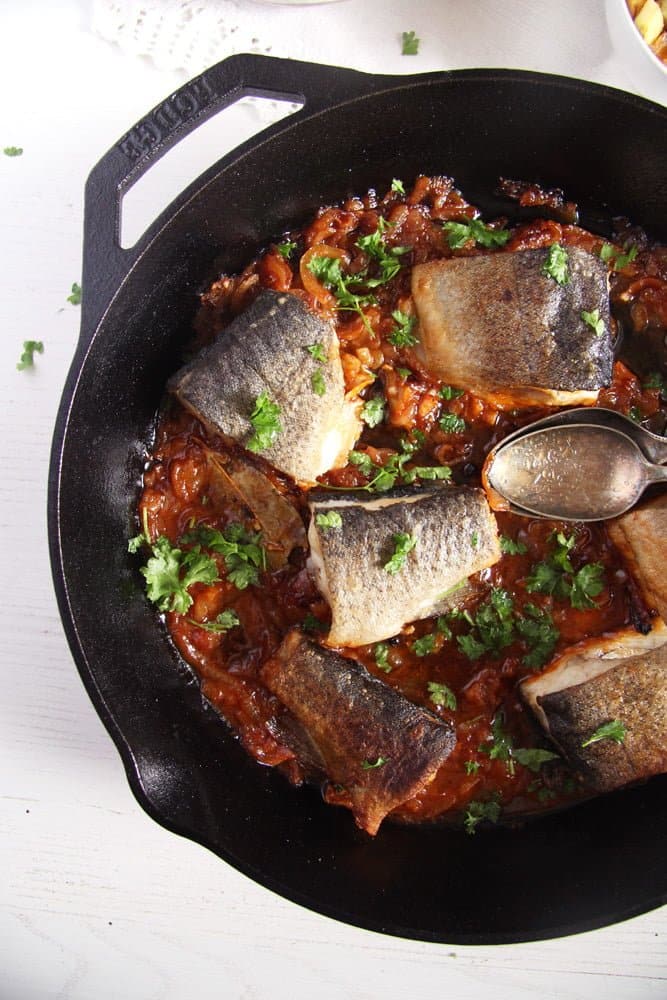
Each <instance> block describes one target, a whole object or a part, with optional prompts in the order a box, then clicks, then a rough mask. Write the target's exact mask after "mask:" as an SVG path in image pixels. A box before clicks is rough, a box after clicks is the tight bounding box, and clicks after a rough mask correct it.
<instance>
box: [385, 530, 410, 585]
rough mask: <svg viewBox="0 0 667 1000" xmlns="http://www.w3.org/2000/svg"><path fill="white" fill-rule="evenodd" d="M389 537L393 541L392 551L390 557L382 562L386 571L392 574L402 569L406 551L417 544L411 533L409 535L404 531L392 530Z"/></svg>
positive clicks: (406, 555) (406, 554)
mask: <svg viewBox="0 0 667 1000" xmlns="http://www.w3.org/2000/svg"><path fill="white" fill-rule="evenodd" d="M391 539H392V542H393V543H394V552H393V555H392V557H391V559H389V560H388V561H387V562H386V563H384V566H383V568H384V569H385V570H386V572H387V573H391V574H392V576H393V575H394V574H395V573H398V572H399V571H400V570H402V569H403V566H404V565H405V560H406V559H407V557H408V553H409V552H411V551H412V550H413V549H414V547H415V545H416V544H417V539H416V538H413V537H412V535H409V534H408V533H407V532H405V531H396V532H394V534H393V535H392V536H391Z"/></svg>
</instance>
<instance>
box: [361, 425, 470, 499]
mask: <svg viewBox="0 0 667 1000" xmlns="http://www.w3.org/2000/svg"><path fill="white" fill-rule="evenodd" d="M414 434H417V432H416V431H415V432H414ZM420 445H421V442H419V443H418V442H416V441H415V442H411V441H409V440H407V439H406V438H403V440H402V441H401V445H400V446H401V451H400V452H398V453H397V454H395V455H390V456H389V458H388V459H387V460H386V462H385V463H384V465H381V466H378V465H376V464H375V463H374V462H373V461H372V459H371V457H370V455H368V454H367V453H366V452H365V451H351V452H350V453H349V454H348V457H347V458H348V462H349V463H350V464H351V465H355V466H356V467H357V468H358V469H359V471H360V472H361V474H362V475H364V476H366V477H367V478H368V479H370V482H369V483H367V484H366V486H358V487H356V489H360V490H366V491H367V492H369V493H372V492H375V493H384V492H386V490H390V489H391V488H392V487H393V486H394V485H395V484H396V480H397V479H401V480H402V481H403V482H405V483H414V481H415V479H417V477H419V478H423V479H449V478H450V476H451V469H449V467H448V466H444V465H441V466H417V467H416V468H414V469H406V468H405V465H406V463H407V462H409V461H410V459H411V458H412V457H413V455H414V453H415V452H416V451H417V450H418V449H419V447H420Z"/></svg>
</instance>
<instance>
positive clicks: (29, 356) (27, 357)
mask: <svg viewBox="0 0 667 1000" xmlns="http://www.w3.org/2000/svg"><path fill="white" fill-rule="evenodd" d="M35 353H37V354H43V353H44V344H43V343H42V341H41V340H24V341H23V353H22V354H21V360H20V361H18V362H17V365H16V367H17V369H18V370H19V371H20V372H22V371H24V370H25V369H26V368H33V367H34V364H35V357H34V355H35Z"/></svg>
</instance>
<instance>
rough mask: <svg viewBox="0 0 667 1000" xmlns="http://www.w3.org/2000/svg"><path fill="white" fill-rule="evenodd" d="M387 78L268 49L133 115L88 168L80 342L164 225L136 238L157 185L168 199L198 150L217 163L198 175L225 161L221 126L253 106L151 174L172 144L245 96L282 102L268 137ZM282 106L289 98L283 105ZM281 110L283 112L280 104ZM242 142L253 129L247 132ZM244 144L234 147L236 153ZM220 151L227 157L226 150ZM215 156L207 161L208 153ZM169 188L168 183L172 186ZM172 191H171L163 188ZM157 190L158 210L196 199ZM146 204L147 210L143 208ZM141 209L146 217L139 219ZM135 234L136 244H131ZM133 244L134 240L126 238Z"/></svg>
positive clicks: (208, 73)
mask: <svg viewBox="0 0 667 1000" xmlns="http://www.w3.org/2000/svg"><path fill="white" fill-rule="evenodd" d="M387 79H390V78H387V77H373V76H368V75H366V74H364V73H358V72H356V71H354V70H347V69H340V68H338V67H330V66H318V65H315V64H312V63H299V62H296V61H293V60H289V59H275V58H270V57H268V56H256V55H236V56H231V57H230V58H229V59H225V60H224V61H223V62H220V63H217V64H216V65H215V66H212V67H210V68H209V69H207V70H205V71H204V72H203V73H202V74H200V76H198V77H195V78H194V79H193V80H190V81H189V82H188V83H186V84H184V85H183V86H182V87H180V88H179V89H178V90H177V91H176V92H175V93H173V94H171V95H170V96H169V97H167V98H166V99H165V100H164V101H162V103H161V104H159V105H157V107H155V108H153V110H152V111H150V112H149V113H148V114H147V115H146V116H145V117H144V118H143V119H142V120H141V121H139V122H137V124H136V125H134V126H133V128H131V129H130V130H129V132H127V133H126V134H125V135H124V136H123V137H122V138H121V139H120V140H119V141H118V142H117V143H116V145H115V146H113V147H112V148H111V149H110V150H109V151H108V152H107V153H106V155H105V156H104V157H103V158H102V159H101V160H100V161H99V163H98V164H97V165H96V166H95V167H94V168H93V170H92V171H91V173H90V175H89V177H88V181H87V183H86V195H85V219H84V253H83V280H82V285H83V288H84V297H83V303H82V306H83V310H82V327H81V329H82V333H81V341H80V344H79V347H80V349H81V350H84V349H85V347H86V346H87V341H89V340H90V338H91V337H92V335H93V333H94V331H95V328H96V327H97V324H98V322H99V320H100V318H101V317H102V315H103V313H104V311H105V309H106V307H107V306H108V305H109V303H110V301H111V299H112V298H113V296H114V294H115V293H116V291H117V290H118V288H119V287H120V285H121V284H122V283H123V281H124V279H125V278H126V277H127V275H128V274H129V272H130V271H131V269H132V267H133V265H134V264H135V263H136V261H137V260H138V259H139V257H140V256H141V254H142V253H143V251H144V250H145V249H146V247H147V246H148V245H149V243H150V241H151V239H152V238H153V236H154V235H155V233H156V232H157V231H158V230H159V227H160V221H161V216H160V217H158V218H157V219H155V221H154V222H153V223H152V224H150V225H149V226H148V229H147V230H146V231H145V232H143V234H142V235H141V236H139V235H138V234H139V230H140V229H141V228H142V227H143V224H144V222H145V221H146V217H151V216H153V214H154V210H155V201H154V200H153V198H154V195H155V194H156V193H157V192H158V191H160V192H162V196H163V197H164V194H165V192H164V190H163V188H162V181H163V179H164V178H165V177H170V178H172V179H173V181H174V183H175V182H176V178H177V177H181V179H182V175H181V171H182V170H183V169H184V168H185V166H186V165H187V166H188V169H191V167H192V165H194V166H195V169H197V168H198V159H197V158H198V157H199V155H200V153H201V152H202V151H208V156H209V157H210V156H211V153H212V151H213V150H214V152H213V154H212V155H213V165H210V166H209V168H208V170H204V173H203V174H200V176H199V178H198V183H201V182H202V181H204V182H205V180H206V178H207V175H208V174H211V176H212V175H213V173H214V172H215V171H216V170H217V169H218V168H219V166H220V146H218V145H217V142H218V136H219V135H220V134H221V132H220V128H225V129H226V128H229V127H230V125H231V126H232V128H234V127H235V128H236V129H238V127H239V125H238V123H239V120H240V117H239V116H242V115H244V114H245V115H247V111H245V110H244V108H243V107H241V108H240V109H239V110H238V111H237V112H236V116H235V117H234V116H233V117H232V120H231V121H230V124H229V125H227V123H226V120H225V119H226V117H227V116H223V120H222V125H221V126H220V127H218V126H217V125H215V126H212V128H211V130H210V131H209V130H208V129H205V130H204V132H203V137H202V138H201V139H198V140H196V141H195V143H194V145H193V146H192V147H191V149H184V151H183V153H181V154H180V156H177V157H176V159H175V160H174V161H173V163H172V164H170V165H168V166H165V173H164V175H163V176H162V178H161V177H160V175H158V178H157V181H156V182H155V183H154V182H153V176H154V175H153V170H152V168H153V167H154V165H155V164H156V163H157V161H158V160H160V159H161V158H162V157H163V156H164V155H165V154H166V153H167V152H168V151H170V150H172V148H173V147H175V146H176V145H177V144H179V145H180V144H181V142H182V140H184V139H185V138H186V137H187V136H190V134H191V133H194V132H195V131H200V127H201V126H205V124H206V123H208V122H209V120H211V119H213V118H214V116H217V114H218V112H220V111H222V110H224V109H226V108H229V107H230V105H234V104H237V103H239V102H242V101H244V100H245V99H247V98H265V99H269V100H270V101H273V102H276V105H277V108H276V110H278V111H279V115H278V120H274V123H273V124H272V125H271V126H269V128H267V129H266V130H265V134H266V136H267V138H268V137H269V136H270V135H272V134H273V133H274V132H276V131H277V130H279V129H280V128H281V124H280V120H281V119H282V118H283V117H284V116H285V114H288V113H290V112H291V113H292V114H293V115H294V117H296V118H300V117H301V116H302V115H304V114H308V115H311V114H317V113H318V112H319V111H321V110H324V109H326V108H330V107H332V106H334V105H335V104H337V103H338V102H340V101H343V100H346V99H350V98H352V97H357V96H360V95H364V94H370V93H372V92H373V91H375V90H377V89H381V87H382V86H384V85H385V81H386V80H387ZM280 104H282V105H283V107H282V109H281V108H280ZM281 110H282V113H280V111H281ZM240 138H241V139H242V140H243V139H245V138H247V135H241V136H240ZM238 139H239V136H238V134H236V135H235V137H234V139H233V140H232V139H230V138H227V139H226V140H225V142H224V151H228V147H229V146H230V145H234V144H235V143H236V142H238ZM243 148H244V143H243V142H242V143H241V145H240V146H238V145H234V153H235V155H237V154H238V153H239V151H241V150H243ZM223 159H224V157H223ZM208 162H209V164H210V162H211V161H210V159H209V160H208ZM149 168H151V177H150V178H149V184H150V185H151V186H152V191H151V197H150V199H148V203H147V200H146V199H147V195H146V191H148V190H149V186H148V185H147V186H146V187H144V186H143V185H142V187H141V188H137V192H136V194H134V195H133V196H132V197H131V198H126V196H128V195H129V193H130V189H131V188H134V187H135V186H136V185H137V183H138V181H139V179H140V178H141V177H143V175H144V174H145V173H146V172H147V171H148V170H149ZM170 190H171V188H170ZM168 194H169V191H168V192H167V196H168ZM163 197H161V198H160V202H161V206H160V207H162V208H166V207H167V204H168V207H169V213H170V215H173V214H175V212H177V211H178V210H180V209H181V208H183V207H184V206H185V204H186V203H187V201H188V199H189V197H190V189H189V188H186V189H185V190H183V189H180V194H179V195H178V197H177V198H176V199H175V200H174V201H173V202H172V203H171V204H169V203H168V202H167V203H165V202H164V201H163ZM123 201H126V205H125V214H126V218H127V219H129V220H131V222H128V226H127V229H126V230H125V232H124V235H123V238H122V239H121V215H122V213H121V205H122V203H123ZM138 206H141V212H138V211H137V207H138ZM142 213H143V218H142ZM133 240H136V242H134V243H133V242H132V241H133ZM130 244H131V245H130Z"/></svg>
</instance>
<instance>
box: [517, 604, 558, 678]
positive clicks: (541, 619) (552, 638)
mask: <svg viewBox="0 0 667 1000" xmlns="http://www.w3.org/2000/svg"><path fill="white" fill-rule="evenodd" d="M523 611H524V613H525V614H526V615H527V617H526V618H521V617H517V619H516V630H517V632H518V633H519V635H520V636H521V638H522V639H523V641H524V642H525V644H526V645H527V646H528V650H529V651H528V653H526V655H525V656H524V657H523V658H522V661H521V662H522V663H524V664H525V666H527V667H533V668H538V667H543V666H544V664H545V663H546V662H547V661H548V660H550V659H551V654H552V653H553V651H554V647H555V645H556V643H557V642H558V638H559V635H560V633H559V631H558V629H557V628H556V626H555V625H554V622H553V618H552V617H551V615H550V614H549V613H548V611H543V610H542V609H541V608H538V607H536V605H534V604H526V605H524V608H523Z"/></svg>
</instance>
